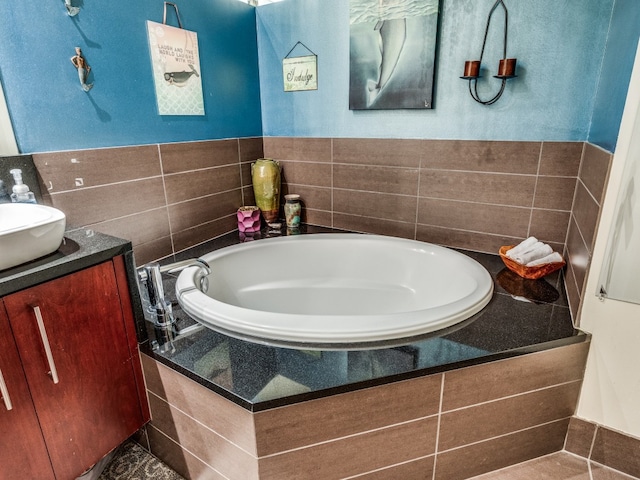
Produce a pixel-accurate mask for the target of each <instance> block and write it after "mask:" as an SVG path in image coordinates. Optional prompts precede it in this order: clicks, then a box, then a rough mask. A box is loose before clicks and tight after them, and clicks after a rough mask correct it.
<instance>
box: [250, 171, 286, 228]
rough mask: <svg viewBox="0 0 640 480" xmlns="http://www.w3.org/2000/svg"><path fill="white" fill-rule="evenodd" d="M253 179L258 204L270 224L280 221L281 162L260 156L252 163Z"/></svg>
mask: <svg viewBox="0 0 640 480" xmlns="http://www.w3.org/2000/svg"><path fill="white" fill-rule="evenodd" d="M251 180H252V183H253V194H254V196H255V197H256V205H257V206H258V208H260V211H261V212H262V216H263V217H264V219H265V221H266V222H267V223H268V224H271V223H275V222H277V221H278V213H279V211H280V164H279V163H278V162H277V161H276V160H273V159H271V158H259V159H258V160H256V162H255V163H252V164H251Z"/></svg>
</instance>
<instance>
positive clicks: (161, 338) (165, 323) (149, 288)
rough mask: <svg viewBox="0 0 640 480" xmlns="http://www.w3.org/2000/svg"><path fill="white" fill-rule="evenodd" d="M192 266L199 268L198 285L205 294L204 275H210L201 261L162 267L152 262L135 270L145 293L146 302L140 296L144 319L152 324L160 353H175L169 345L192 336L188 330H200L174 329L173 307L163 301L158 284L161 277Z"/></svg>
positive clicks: (161, 290) (190, 329) (166, 301)
mask: <svg viewBox="0 0 640 480" xmlns="http://www.w3.org/2000/svg"><path fill="white" fill-rule="evenodd" d="M192 266H199V267H200V268H201V269H202V270H203V275H202V277H201V279H200V283H201V287H202V288H203V290H204V291H206V287H207V275H209V273H211V269H210V268H209V265H208V264H207V262H205V261H204V260H201V259H189V260H184V261H182V262H175V263H170V264H168V265H162V266H160V264H159V263H157V262H152V263H148V264H146V265H144V266H142V267H140V268H139V269H138V278H139V281H140V284H141V286H142V285H144V287H145V288H144V289H145V291H146V293H147V299H146V300H145V298H144V295H143V296H142V298H143V301H142V304H143V307H144V310H145V317H146V318H147V319H149V320H150V321H151V322H152V323H153V326H154V329H155V333H156V341H157V344H158V348H159V349H160V351H161V352H162V353H167V352H173V351H175V346H174V345H173V342H174V340H175V339H176V338H177V337H178V336H179V335H185V334H187V333H192V332H191V331H192V330H193V331H196V330H200V329H201V326H200V325H195V326H194V327H187V328H184V329H182V330H178V329H177V327H176V318H175V317H174V315H173V307H172V305H171V301H169V300H167V299H166V297H165V293H164V285H163V282H162V274H163V273H177V272H180V271H182V270H184V269H185V268H187V267H192Z"/></svg>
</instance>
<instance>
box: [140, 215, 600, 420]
mask: <svg viewBox="0 0 640 480" xmlns="http://www.w3.org/2000/svg"><path fill="white" fill-rule="evenodd" d="M315 233H345V232H344V231H339V230H333V229H328V228H322V227H313V226H303V227H302V228H301V230H300V234H303V235H305V234H315ZM286 234H287V232H286V229H283V231H281V232H278V233H277V234H274V233H269V232H267V231H263V232H262V233H261V235H260V238H265V237H269V236H274V235H286ZM260 238H256V239H253V238H250V239H249V240H251V241H260ZM243 240H244V241H246V240H247V239H246V238H241V234H239V233H238V232H233V233H229V234H227V235H224V236H222V237H219V238H217V239H214V240H211V241H209V242H207V243H205V244H202V245H199V246H197V247H194V248H191V249H189V250H187V251H185V252H181V253H180V254H179V255H176V256H172V257H171V258H167V259H165V260H164V261H163V262H161V263H171V262H174V261H179V260H184V259H187V258H197V257H199V256H201V255H204V254H205V253H207V252H210V251H212V250H216V249H219V248H223V247H226V246H229V245H234V244H238V243H241V242H242V241H243ZM460 251H461V252H463V253H465V254H466V255H469V256H470V257H472V258H474V259H475V260H477V261H478V262H480V263H481V264H482V265H483V266H484V267H485V268H486V269H487V270H488V271H489V273H490V274H491V276H492V277H493V279H494V283H495V291H494V295H493V298H492V299H491V301H490V302H489V304H488V305H487V306H486V307H485V308H484V309H483V310H482V311H481V312H479V313H478V314H476V315H474V316H473V317H472V318H471V319H469V320H467V321H465V322H463V323H462V324H460V325H458V326H456V327H454V328H451V329H447V330H444V331H439V332H436V333H435V334H430V335H428V336H425V337H422V338H413V339H408V340H407V341H406V342H399V343H398V344H395V345H393V346H386V347H380V346H376V348H362V346H361V345H358V346H354V348H352V349H342V350H333V349H324V350H323V349H320V350H319V349H317V348H314V347H311V346H310V347H309V348H290V347H281V346H274V345H267V344H260V343H255V342H252V341H247V340H242V339H237V338H233V337H230V336H228V335H225V334H223V333H219V332H216V331H214V330H211V329H209V328H206V327H201V326H198V324H197V322H195V321H194V320H193V319H191V318H189V316H188V315H186V314H185V313H184V312H182V311H181V310H180V308H179V305H178V304H177V302H176V300H175V291H174V287H175V280H176V278H177V274H165V275H164V276H163V280H164V284H165V285H164V287H165V292H166V295H167V297H168V299H170V300H171V301H172V303H173V308H174V314H175V317H176V319H177V322H176V330H177V331H179V332H182V333H181V334H178V335H177V336H176V337H175V339H174V340H173V341H171V342H167V341H166V340H165V339H164V334H163V333H162V332H159V331H156V329H155V328H154V326H153V324H152V323H150V322H149V321H145V320H144V319H143V316H142V315H141V312H139V315H138V321H139V323H140V325H139V327H140V328H139V331H141V332H142V335H143V336H144V335H146V336H147V338H143V343H142V344H141V350H142V352H143V353H145V354H147V355H149V356H151V357H152V358H155V359H156V360H157V361H159V362H161V363H163V364H165V365H167V366H169V367H170V368H172V369H174V370H176V371H178V372H180V373H182V374H184V375H186V376H188V377H189V378H191V379H192V380H195V381H196V382H198V383H200V384H201V385H203V386H205V387H207V388H209V389H211V390H212V391H214V392H216V393H218V394H220V395H222V396H224V397H226V398H228V399H230V400H232V401H233V402H235V403H237V404H238V405H240V406H242V407H244V408H246V409H248V410H250V411H260V410H266V409H269V408H274V407H278V406H282V405H288V404H292V403H296V402H301V401H306V400H310V399H313V398H320V397H324V396H328V395H334V394H337V393H344V392H348V391H352V390H357V389H361V388H367V387H371V386H375V385H381V384H385V383H389V382H394V381H399V380H404V379H408V378H413V377H418V376H422V375H430V374H433V373H437V372H442V371H447V370H452V369H457V368H461V367H464V366H469V365H474V364H479V363H484V362H490V361H495V360H498V359H502V358H508V357H513V356H517V355H522V354H525V353H531V352H534V351H540V350H545V349H549V348H554V347H558V346H561V345H567V344H571V343H577V342H582V341H586V340H588V338H589V337H588V335H586V334H584V333H583V332H581V331H579V330H577V329H575V328H574V327H573V324H572V320H571V315H570V311H569V308H568V303H567V299H566V295H565V289H564V283H563V275H562V272H561V271H559V272H555V273H553V274H552V275H550V276H547V277H545V278H544V279H540V280H526V279H523V278H520V277H519V276H517V275H516V274H514V273H512V272H511V271H509V270H507V269H506V268H505V267H504V264H503V263H502V261H501V259H500V257H499V256H498V255H497V254H496V255H489V254H484V253H477V252H470V251H463V250H460ZM355 347H357V348H355Z"/></svg>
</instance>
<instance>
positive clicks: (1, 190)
mask: <svg viewBox="0 0 640 480" xmlns="http://www.w3.org/2000/svg"><path fill="white" fill-rule="evenodd" d="M0 203H11V197H10V196H9V194H8V193H7V189H6V188H5V186H4V182H3V181H2V180H0Z"/></svg>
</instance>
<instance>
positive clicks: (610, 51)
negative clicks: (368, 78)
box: [0, 0, 640, 153]
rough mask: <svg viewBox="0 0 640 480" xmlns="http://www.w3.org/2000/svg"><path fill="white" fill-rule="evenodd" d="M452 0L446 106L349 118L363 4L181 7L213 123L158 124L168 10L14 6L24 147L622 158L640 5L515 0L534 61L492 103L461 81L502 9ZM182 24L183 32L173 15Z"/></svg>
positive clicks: (232, 2)
mask: <svg viewBox="0 0 640 480" xmlns="http://www.w3.org/2000/svg"><path fill="white" fill-rule="evenodd" d="M441 1H442V11H441V24H440V38H439V46H438V64H437V72H436V91H435V97H434V106H435V108H434V109H433V110H415V111H413V110H393V111H350V110H349V109H348V83H349V82H348V79H349V25H348V1H347V0H286V1H285V2H282V3H275V4H271V5H266V6H263V7H260V8H258V9H257V10H256V9H254V8H252V7H249V6H248V5H246V4H243V3H241V2H238V1H236V0H215V1H213V0H192V1H190V2H188V3H187V2H182V4H180V2H179V7H180V8H181V12H180V13H181V16H182V20H183V23H184V25H185V26H186V27H187V28H188V29H190V30H194V31H196V32H198V37H199V38H198V39H199V46H200V53H201V67H202V73H203V86H204V91H205V109H206V113H207V114H206V116H204V117H188V116H181V117H169V116H159V115H157V111H156V101H155V92H154V89H153V80H152V77H151V66H150V60H149V51H148V44H147V36H146V28H145V21H146V20H153V21H157V22H160V21H161V20H162V2H156V1H151V0H138V1H136V2H128V1H125V0H109V1H108V2H82V0H74V2H75V3H76V4H82V10H81V12H80V14H79V16H78V17H75V18H70V17H68V16H66V14H65V13H64V3H63V1H62V0H57V1H56V0H50V1H47V2H44V3H42V2H40V3H39V2H21V3H19V2H9V1H3V2H0V27H1V28H0V81H2V84H3V87H4V91H5V95H6V97H7V102H8V106H9V110H10V114H11V118H12V124H13V127H14V131H15V134H16V137H17V141H18V145H19V148H20V151H21V152H23V153H32V152H40V151H55V150H65V149H80V148H95V147H109V146H118V145H138V144H147V143H156V142H162V143H164V142H173V141H190V140H203V139H217V138H228V137H246V136H256V135H262V134H264V135H266V136H311V137H330V136H333V137H397V138H447V139H496V140H549V141H553V140H577V141H583V140H589V141H591V142H593V143H596V144H598V145H601V146H603V147H604V148H606V149H608V150H611V151H613V149H614V147H615V141H616V138H617V133H618V128H619V123H620V118H621V115H622V107H623V104H624V98H625V97H626V91H627V87H628V81H629V75H630V72H631V66H632V63H633V56H634V54H635V45H636V44H637V39H638V28H639V27H638V26H639V25H640V21H639V15H640V4H638V2H637V0H563V1H557V0H536V1H535V2H517V3H515V2H510V3H508V6H509V8H510V31H509V34H510V42H509V51H508V54H509V56H514V57H517V58H518V62H519V66H518V74H519V78H518V79H516V80H513V81H511V82H509V84H508V86H507V90H506V92H505V94H504V96H503V98H502V99H500V101H499V102H498V103H496V104H495V105H493V106H491V107H483V106H481V105H478V104H476V103H475V102H473V100H472V99H471V97H470V96H469V94H468V87H467V83H466V82H465V81H463V80H460V79H459V78H458V77H459V76H460V75H461V73H462V68H463V64H464V61H465V60H468V59H473V58H475V57H478V56H479V49H480V42H481V41H482V35H483V33H484V26H485V21H486V15H487V10H488V8H489V7H490V6H491V4H492V2H491V1H487V2H478V1H477V0H441ZM81 2H82V3H81ZM256 12H257V18H256ZM497 20H498V21H497V22H496V25H499V20H500V19H499V18H498V19H497ZM169 23H170V24H173V25H175V24H176V22H175V19H174V18H173V16H172V12H171V10H170V12H169ZM256 28H257V35H258V38H257V40H256ZM493 34H495V32H493ZM297 41H302V42H303V43H304V44H305V45H307V46H308V47H309V48H311V49H312V50H313V51H314V52H315V53H317V54H318V66H319V89H318V90H317V91H310V92H295V93H285V92H284V91H283V87H282V64H281V62H282V58H283V57H284V56H285V55H286V54H287V52H288V51H289V50H290V49H291V47H293V45H294V44H295V43H296V42H297ZM76 45H79V46H81V47H82V48H83V50H84V53H85V56H86V58H87V60H88V62H89V63H90V64H91V66H92V68H93V80H94V81H95V87H94V89H93V90H92V91H91V92H90V93H89V94H85V93H84V92H82V91H81V90H80V87H79V84H78V80H77V76H76V72H75V69H74V68H73V66H72V65H71V63H70V62H69V59H70V57H71V56H72V55H73V53H74V52H73V48H74V47H75V46H76ZM499 48H501V45H500V44H499V42H497V41H495V42H490V44H489V51H488V52H487V54H488V57H490V58H492V59H493V60H492V61H490V62H487V66H488V67H489V68H490V70H491V71H490V72H488V75H486V76H487V77H488V78H487V79H486V83H485V84H483V85H482V87H483V88H485V89H486V90H482V91H483V92H484V95H489V94H491V93H492V92H493V91H495V88H497V84H496V82H497V81H496V80H494V79H492V78H490V76H491V74H493V73H494V72H493V70H494V69H495V68H496V65H494V64H495V63H497V57H498V55H497V54H496V52H495V50H496V49H499ZM293 53H294V55H295V54H303V53H304V49H302V50H300V47H298V49H297V50H296V51H294V52H293ZM258 64H259V71H260V75H258ZM601 69H602V75H600V73H601ZM261 96H262V105H261V100H260V97H261ZM261 110H262V111H261Z"/></svg>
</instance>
